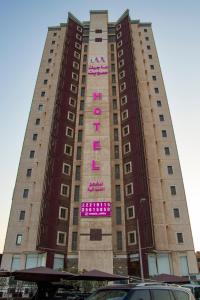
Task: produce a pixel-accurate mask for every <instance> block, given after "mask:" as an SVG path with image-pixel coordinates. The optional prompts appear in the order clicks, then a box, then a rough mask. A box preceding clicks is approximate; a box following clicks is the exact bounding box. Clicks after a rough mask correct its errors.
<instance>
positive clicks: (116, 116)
mask: <svg viewBox="0 0 200 300" xmlns="http://www.w3.org/2000/svg"><path fill="white" fill-rule="evenodd" d="M113 124H114V125H117V124H118V115H117V114H113Z"/></svg>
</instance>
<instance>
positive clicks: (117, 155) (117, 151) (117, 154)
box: [114, 145, 119, 159]
mask: <svg viewBox="0 0 200 300" xmlns="http://www.w3.org/2000/svg"><path fill="white" fill-rule="evenodd" d="M114 156H115V159H119V146H118V145H115V146H114Z"/></svg>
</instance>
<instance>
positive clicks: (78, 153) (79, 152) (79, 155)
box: [76, 146, 82, 160]
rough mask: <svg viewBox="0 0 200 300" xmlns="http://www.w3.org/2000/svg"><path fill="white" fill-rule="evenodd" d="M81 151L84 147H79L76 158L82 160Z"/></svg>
mask: <svg viewBox="0 0 200 300" xmlns="http://www.w3.org/2000/svg"><path fill="white" fill-rule="evenodd" d="M81 151H82V148H81V147H80V146H78V147H77V152H76V159H77V160H81Z"/></svg>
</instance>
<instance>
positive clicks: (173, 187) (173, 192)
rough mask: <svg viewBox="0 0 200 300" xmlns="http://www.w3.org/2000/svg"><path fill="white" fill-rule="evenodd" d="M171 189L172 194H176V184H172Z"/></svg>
mask: <svg viewBox="0 0 200 300" xmlns="http://www.w3.org/2000/svg"><path fill="white" fill-rule="evenodd" d="M170 191H171V195H173V196H174V195H176V187H175V185H171V186H170Z"/></svg>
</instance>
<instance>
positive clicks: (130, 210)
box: [126, 206, 135, 220]
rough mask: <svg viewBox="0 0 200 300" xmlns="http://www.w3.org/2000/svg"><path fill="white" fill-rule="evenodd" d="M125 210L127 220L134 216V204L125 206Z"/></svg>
mask: <svg viewBox="0 0 200 300" xmlns="http://www.w3.org/2000/svg"><path fill="white" fill-rule="evenodd" d="M126 212H127V220H130V219H134V218H135V207H134V206H129V207H127V210H126Z"/></svg>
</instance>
